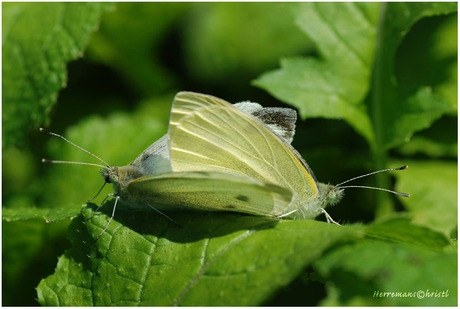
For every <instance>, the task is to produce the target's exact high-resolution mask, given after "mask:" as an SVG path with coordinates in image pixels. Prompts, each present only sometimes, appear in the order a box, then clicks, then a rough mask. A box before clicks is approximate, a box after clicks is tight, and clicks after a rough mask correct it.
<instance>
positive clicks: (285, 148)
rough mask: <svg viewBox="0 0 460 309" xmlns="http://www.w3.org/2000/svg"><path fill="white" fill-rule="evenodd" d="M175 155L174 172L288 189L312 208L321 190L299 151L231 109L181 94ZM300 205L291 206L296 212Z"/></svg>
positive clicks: (174, 124) (174, 122) (173, 131)
mask: <svg viewBox="0 0 460 309" xmlns="http://www.w3.org/2000/svg"><path fill="white" fill-rule="evenodd" d="M171 114H172V115H171V121H170V127H169V135H170V140H169V149H170V156H171V165H172V168H173V171H179V172H181V171H222V172H229V173H236V174H242V175H246V176H249V177H251V178H253V179H256V180H257V181H260V182H262V183H270V184H275V185H277V186H280V187H282V188H286V189H288V190H290V191H291V192H293V193H294V194H295V196H294V201H298V202H300V201H303V202H304V203H305V202H306V203H308V202H309V200H313V199H314V198H315V197H316V195H317V193H318V189H317V186H316V181H315V180H314V178H313V177H314V176H313V173H312V172H311V171H310V169H309V168H308V165H307V164H306V163H305V161H304V160H303V159H302V158H301V157H300V155H299V154H298V153H297V151H295V150H294V148H292V146H290V145H289V144H288V143H286V142H284V141H283V140H281V139H280V138H279V137H278V136H276V134H274V133H273V132H272V131H271V130H270V129H268V128H267V127H266V126H265V125H264V124H263V123H262V122H260V121H258V120H257V119H255V118H253V117H251V116H250V115H248V114H246V113H244V112H242V111H240V110H239V109H238V108H236V107H235V106H233V105H231V104H230V103H228V102H226V101H224V100H221V99H218V98H215V97H212V96H208V95H203V94H197V93H190V92H185V93H184V92H181V93H179V94H178V95H177V96H176V98H175V100H174V103H173V108H172V112H171ZM296 207H298V205H296V204H295V203H294V204H291V205H290V208H289V209H284V210H282V212H286V211H288V210H292V209H294V208H296Z"/></svg>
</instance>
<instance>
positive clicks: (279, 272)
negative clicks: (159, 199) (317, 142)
mask: <svg viewBox="0 0 460 309" xmlns="http://www.w3.org/2000/svg"><path fill="white" fill-rule="evenodd" d="M112 205H113V203H108V205H107V206H112ZM109 208H110V207H109ZM107 211H108V212H110V211H111V210H110V209H108V210H107ZM92 213H93V211H92V210H91V208H89V207H88V208H85V209H83V212H82V214H83V216H82V217H78V218H77V219H75V220H74V222H73V224H72V226H71V227H70V230H69V232H70V239H71V241H72V243H73V248H72V249H71V250H69V251H67V252H66V254H64V255H63V256H61V258H60V259H59V262H58V266H57V268H56V272H55V273H54V274H53V275H51V276H49V277H48V278H46V279H44V280H42V282H41V283H40V285H39V286H38V296H39V301H40V303H41V304H42V305H47V306H50V305H61V306H90V305H97V306H108V305H117V306H123V305H125V306H126V305H141V306H142V305H143V306H154V305H157V306H158V305H162V306H171V305H185V306H186V305H189V306H200V305H201V306H203V305H207V306H212V305H215V306H217V305H226V306H230V305H233V306H241V305H258V304H260V303H261V302H262V301H264V300H266V299H267V298H269V297H270V295H271V294H272V293H273V291H274V290H276V289H278V288H279V287H282V286H284V285H286V284H287V283H289V282H290V281H291V280H292V279H293V278H295V277H296V276H297V275H298V274H299V273H300V272H301V271H302V270H303V269H304V268H305V266H307V265H309V264H310V263H312V262H313V261H315V260H316V259H317V258H318V257H319V256H320V255H321V254H322V252H324V251H325V250H326V249H327V248H329V247H330V246H332V245H334V244H336V243H339V242H343V241H351V240H355V239H359V238H361V237H362V235H363V234H362V231H363V229H362V227H361V226H336V225H332V224H327V223H324V222H318V221H312V220H306V221H290V220H276V219H275V220H274V219H267V218H260V217H253V216H246V215H238V214H234V215H232V214H222V213H220V214H213V213H209V212H203V213H200V212H197V213H193V212H184V213H177V214H176V215H174V213H171V216H173V218H174V219H175V220H176V221H177V222H178V223H179V224H181V225H183V228H179V227H177V226H175V225H173V224H171V223H170V222H168V221H167V220H166V219H165V218H164V217H162V216H159V215H157V214H155V213H153V212H146V213H142V214H141V213H129V212H122V211H119V212H118V213H117V216H116V220H114V221H112V223H111V224H110V226H109V228H108V229H107V231H106V232H105V233H104V234H103V235H102V236H101V237H100V238H99V239H97V240H96V241H95V242H94V239H95V238H96V237H97V236H98V235H99V233H100V232H101V231H102V229H103V228H104V227H105V226H106V224H107V222H108V217H107V216H106V215H102V214H96V215H95V216H94V217H93V218H92V219H91V220H90V221H87V223H86V225H84V224H83V223H82V219H83V218H85V219H87V218H89V216H90V215H91V214H92Z"/></svg>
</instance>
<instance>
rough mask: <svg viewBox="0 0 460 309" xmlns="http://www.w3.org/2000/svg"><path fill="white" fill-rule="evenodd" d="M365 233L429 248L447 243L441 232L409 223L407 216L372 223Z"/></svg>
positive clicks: (437, 247)
mask: <svg viewBox="0 0 460 309" xmlns="http://www.w3.org/2000/svg"><path fill="white" fill-rule="evenodd" d="M366 235H367V236H368V237H370V238H375V239H379V240H386V241H391V242H395V243H401V244H412V245H416V246H421V247H425V248H426V249H431V250H441V249H443V248H445V247H446V246H448V245H449V241H448V240H447V238H446V236H444V235H443V234H440V233H438V232H435V231H432V230H430V229H428V228H426V227H423V226H417V225H414V224H411V223H409V219H407V218H390V219H387V220H384V221H381V222H376V223H373V224H371V225H370V226H369V227H368V228H367V231H366Z"/></svg>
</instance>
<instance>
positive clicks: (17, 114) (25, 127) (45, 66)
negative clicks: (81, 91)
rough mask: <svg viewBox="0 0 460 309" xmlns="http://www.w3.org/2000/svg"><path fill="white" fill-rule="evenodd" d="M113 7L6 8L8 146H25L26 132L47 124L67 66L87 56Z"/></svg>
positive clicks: (5, 130)
mask: <svg viewBox="0 0 460 309" xmlns="http://www.w3.org/2000/svg"><path fill="white" fill-rule="evenodd" d="M108 7H110V5H107V4H101V3H72V4H63V3H47V4H41V3H6V4H4V5H3V19H2V24H3V32H2V34H3V41H2V47H3V48H2V50H3V53H2V63H3V66H2V68H3V69H2V75H3V78H2V88H3V97H2V98H3V105H2V106H3V108H2V113H3V116H2V123H3V135H2V137H3V147H4V146H5V145H10V144H21V140H23V139H24V138H25V133H26V132H27V131H30V130H32V129H34V128H36V126H38V125H41V124H43V123H45V122H46V120H47V114H48V113H49V111H50V110H51V108H52V106H53V105H54V103H55V102H56V98H57V94H58V92H59V90H61V89H62V87H64V86H65V85H66V83H67V71H66V68H65V65H66V64H67V62H69V61H71V60H74V59H76V58H77V57H79V56H81V55H82V52H83V49H84V46H85V45H86V43H87V41H88V38H89V35H90V34H91V32H92V31H93V30H94V28H95V27H96V26H97V24H98V21H99V18H100V16H101V14H102V12H103V11H105V10H106V9H107V8H108ZM44 16H46V18H43V17H44ZM13 119H14V121H13Z"/></svg>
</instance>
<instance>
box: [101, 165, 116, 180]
mask: <svg viewBox="0 0 460 309" xmlns="http://www.w3.org/2000/svg"><path fill="white" fill-rule="evenodd" d="M101 175H102V178H104V180H105V182H106V183H118V182H119V180H118V167H117V166H113V167H106V168H103V169H101Z"/></svg>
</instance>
